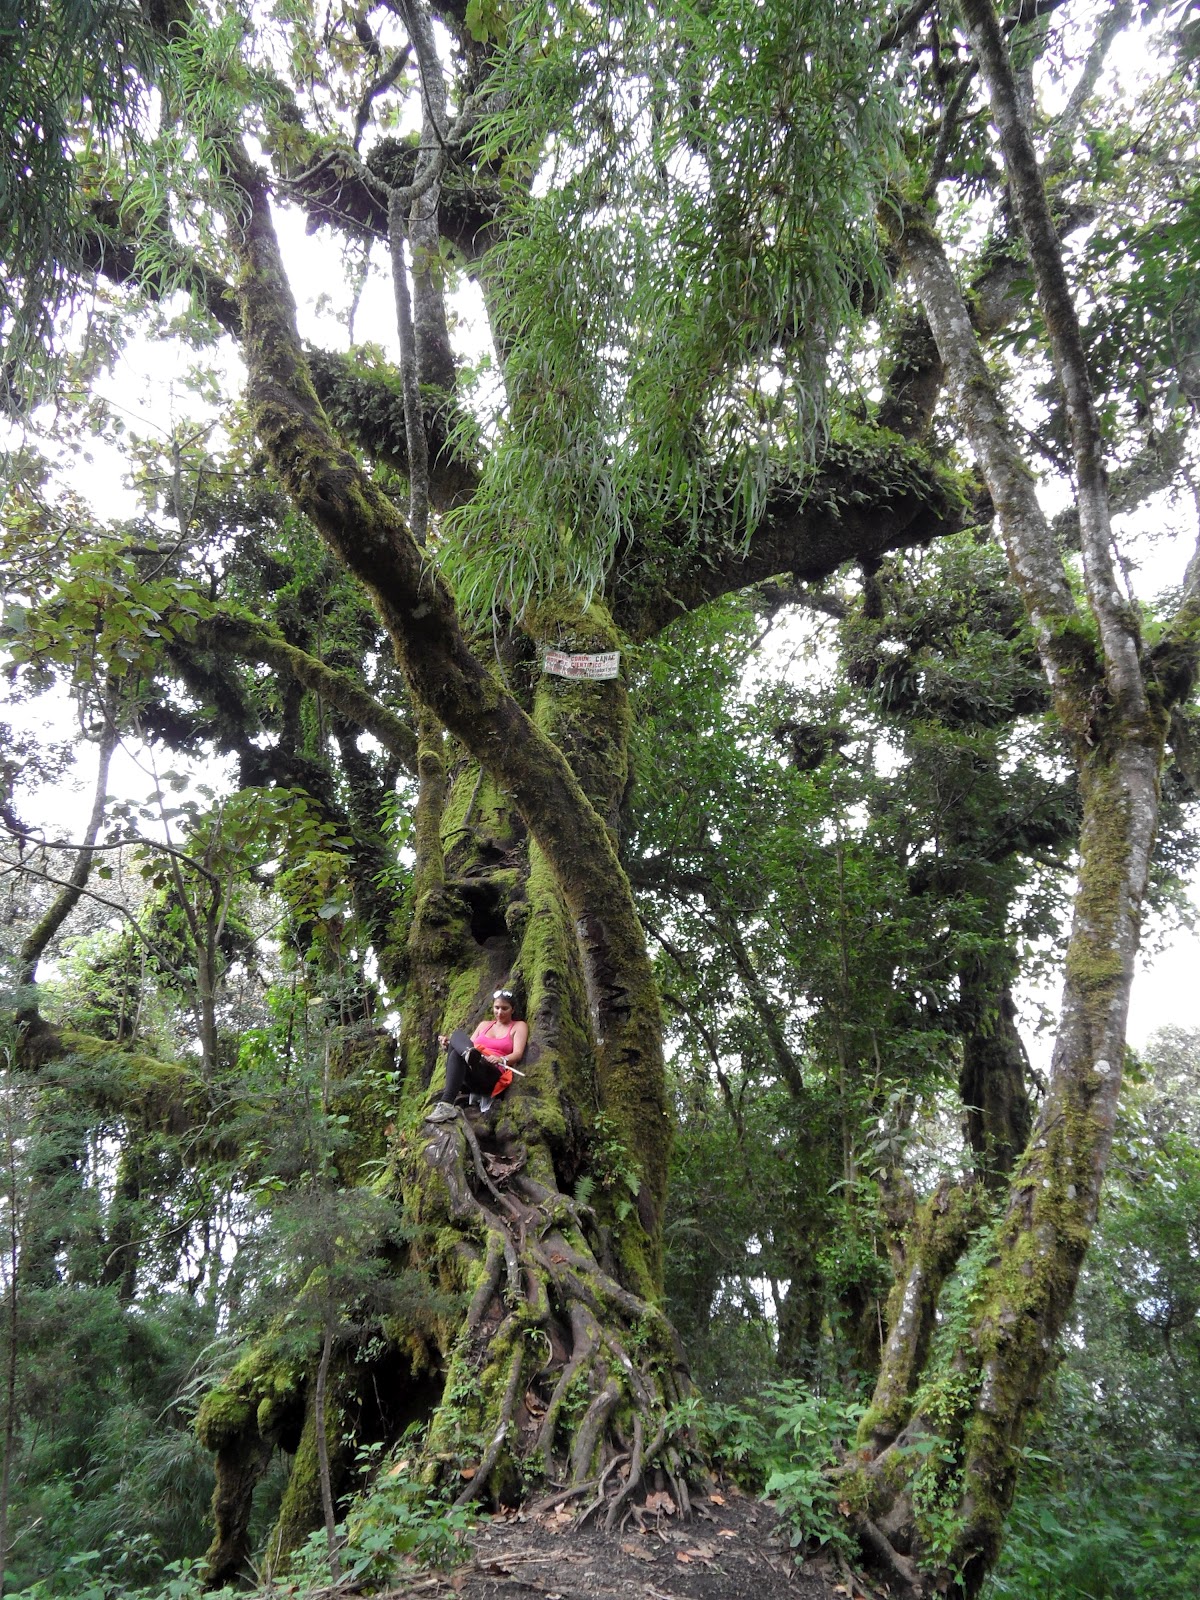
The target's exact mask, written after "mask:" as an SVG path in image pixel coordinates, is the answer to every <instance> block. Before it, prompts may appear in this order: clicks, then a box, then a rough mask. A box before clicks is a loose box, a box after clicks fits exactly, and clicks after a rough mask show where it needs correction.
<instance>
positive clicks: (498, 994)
mask: <svg viewBox="0 0 1200 1600" xmlns="http://www.w3.org/2000/svg"><path fill="white" fill-rule="evenodd" d="M512 997H513V992H512V990H511V989H493V990H492V999H493V1000H511V999H512Z"/></svg>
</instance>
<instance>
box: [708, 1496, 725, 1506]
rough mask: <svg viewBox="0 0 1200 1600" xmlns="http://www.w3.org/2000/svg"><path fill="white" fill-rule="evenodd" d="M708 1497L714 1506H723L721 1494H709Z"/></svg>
mask: <svg viewBox="0 0 1200 1600" xmlns="http://www.w3.org/2000/svg"><path fill="white" fill-rule="evenodd" d="M708 1498H709V1499H710V1500H711V1501H712V1503H713V1505H715V1506H723V1505H724V1504H725V1496H724V1495H723V1494H710V1495H709V1497H708Z"/></svg>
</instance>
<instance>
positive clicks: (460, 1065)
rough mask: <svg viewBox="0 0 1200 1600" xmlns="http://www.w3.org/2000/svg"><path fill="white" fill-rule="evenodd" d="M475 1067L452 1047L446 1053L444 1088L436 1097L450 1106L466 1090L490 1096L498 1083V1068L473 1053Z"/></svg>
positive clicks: (483, 1057) (480, 1055) (478, 1054)
mask: <svg viewBox="0 0 1200 1600" xmlns="http://www.w3.org/2000/svg"><path fill="white" fill-rule="evenodd" d="M475 1060H476V1062H477V1063H478V1064H477V1065H475V1066H472V1064H471V1063H470V1062H469V1061H467V1060H466V1059H465V1058H464V1057H463V1056H462V1055H461V1054H460V1052H459V1051H457V1050H456V1049H455V1048H454V1046H453V1045H451V1046H450V1048H449V1049H448V1050H447V1051H446V1087H445V1088H444V1089H443V1090H442V1092H441V1094H440V1095H439V1096H438V1098H439V1099H440V1100H445V1101H447V1102H448V1103H449V1104H450V1105H453V1104H454V1102H455V1101H456V1100H457V1099H458V1097H459V1095H461V1094H464V1093H466V1092H467V1091H468V1090H469V1091H470V1092H471V1093H472V1094H483V1095H487V1094H491V1092H492V1090H493V1089H494V1088H495V1087H496V1085H497V1084H498V1083H499V1081H500V1070H501V1069H500V1067H499V1066H498V1065H497V1064H496V1062H494V1061H489V1060H488V1058H487V1056H485V1055H482V1054H480V1053H479V1052H476V1053H475Z"/></svg>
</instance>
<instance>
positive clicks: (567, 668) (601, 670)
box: [542, 650, 621, 678]
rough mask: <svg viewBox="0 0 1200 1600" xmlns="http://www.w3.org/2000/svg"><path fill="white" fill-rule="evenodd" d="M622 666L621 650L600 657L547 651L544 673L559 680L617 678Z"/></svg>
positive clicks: (563, 651)
mask: <svg viewBox="0 0 1200 1600" xmlns="http://www.w3.org/2000/svg"><path fill="white" fill-rule="evenodd" d="M620 665H621V652H620V651H619V650H606V651H605V652H604V654H603V655H598V656H573V655H570V654H568V652H567V651H565V650H547V651H546V655H545V658H544V660H543V661H542V671H543V672H552V673H554V675H555V676H556V677H559V678H615V677H616V675H617V669H618V668H619V667H620Z"/></svg>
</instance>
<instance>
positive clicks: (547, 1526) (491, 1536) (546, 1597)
mask: <svg viewBox="0 0 1200 1600" xmlns="http://www.w3.org/2000/svg"><path fill="white" fill-rule="evenodd" d="M472 1546H473V1553H472V1557H471V1559H470V1560H469V1561H468V1562H466V1563H465V1564H464V1565H463V1566H461V1567H459V1568H457V1569H455V1570H454V1571H453V1572H448V1573H444V1574H442V1575H440V1576H431V1575H428V1574H423V1575H422V1576H421V1577H419V1578H417V1577H416V1576H415V1575H414V1578H413V1581H412V1582H411V1583H409V1584H405V1585H404V1586H402V1587H398V1588H396V1589H393V1590H392V1591H391V1596H392V1600H408V1597H409V1596H413V1597H415V1596H421V1597H422V1600H440V1597H446V1600H449V1597H450V1596H459V1597H461V1600H880V1595H881V1591H880V1590H879V1589H877V1588H875V1587H874V1586H871V1587H868V1586H867V1584H866V1583H865V1582H863V1581H862V1579H861V1578H860V1577H859V1576H858V1575H857V1574H852V1573H851V1572H850V1571H849V1569H848V1568H847V1567H846V1566H845V1565H844V1563H841V1562H840V1561H837V1560H836V1559H835V1558H829V1557H825V1556H822V1557H820V1558H818V1559H816V1560H809V1561H804V1562H798V1561H797V1558H796V1555H795V1553H794V1552H793V1551H792V1550H791V1549H790V1548H789V1544H788V1539H787V1535H786V1533H785V1531H784V1529H783V1528H782V1527H781V1526H780V1524H779V1522H778V1519H777V1517H776V1515H775V1513H774V1511H773V1510H772V1509H771V1508H770V1506H769V1505H767V1504H764V1503H763V1502H761V1501H758V1500H753V1499H751V1498H749V1497H747V1496H745V1495H743V1494H741V1493H739V1491H738V1490H737V1489H735V1488H733V1487H729V1488H723V1489H720V1490H717V1489H714V1490H713V1491H712V1492H711V1493H710V1495H709V1497H708V1498H706V1499H702V1500H699V1501H698V1502H694V1503H693V1506H692V1516H691V1518H690V1520H688V1521H683V1520H681V1518H680V1516H679V1513H678V1510H677V1508H676V1507H675V1505H674V1503H673V1501H672V1500H671V1498H670V1496H669V1495H668V1494H666V1493H657V1494H650V1495H648V1496H647V1497H646V1501H645V1503H644V1504H643V1505H641V1506H638V1507H636V1508H635V1509H634V1513H633V1515H632V1516H631V1518H630V1520H629V1521H628V1523H627V1524H626V1526H625V1528H624V1529H623V1531H621V1532H613V1533H605V1532H604V1530H603V1527H602V1526H601V1527H597V1526H596V1525H595V1524H594V1523H591V1522H589V1523H586V1524H585V1525H584V1526H583V1527H582V1528H580V1527H577V1526H576V1507H573V1506H561V1507H558V1508H557V1509H554V1510H549V1511H545V1512H541V1513H536V1512H516V1513H513V1514H511V1515H507V1516H505V1515H501V1516H496V1517H492V1518H490V1519H487V1520H484V1521H481V1522H480V1524H479V1528H478V1530H477V1531H476V1533H475V1535H474V1536H473V1539H472Z"/></svg>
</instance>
